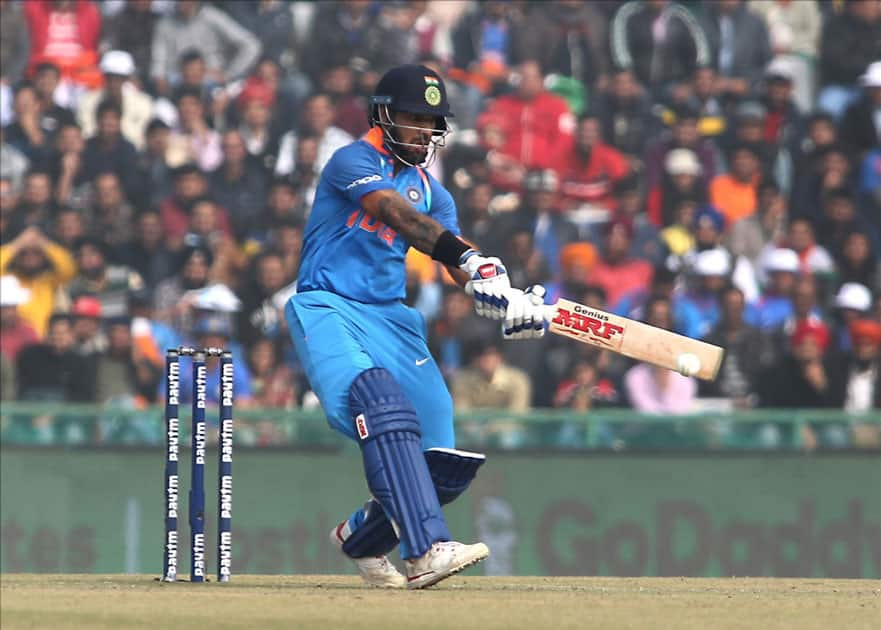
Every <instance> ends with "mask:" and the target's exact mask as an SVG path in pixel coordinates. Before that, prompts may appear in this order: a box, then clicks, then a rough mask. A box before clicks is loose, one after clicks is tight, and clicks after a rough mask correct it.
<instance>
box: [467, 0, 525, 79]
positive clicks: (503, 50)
mask: <svg viewBox="0 0 881 630" xmlns="http://www.w3.org/2000/svg"><path fill="white" fill-rule="evenodd" d="M520 17H521V16H520V15H519V14H518V12H517V10H516V8H515V7H513V6H512V5H510V4H508V3H506V2H498V1H492V0H491V1H490V2H481V3H479V4H478V5H476V6H475V8H474V10H473V11H470V12H468V13H465V14H464V15H462V17H461V18H460V19H459V22H458V23H457V24H456V25H455V27H454V28H453V31H452V33H451V34H450V36H451V39H452V45H453V60H452V61H453V69H452V70H451V71H450V76H451V77H452V78H453V79H455V80H456V81H462V82H465V83H468V84H470V85H473V86H475V87H476V88H478V89H479V90H480V92H482V93H483V94H489V93H491V92H492V91H493V87H494V86H495V85H497V84H499V83H501V82H502V80H503V79H504V78H505V77H506V76H507V75H508V71H509V69H510V68H512V67H513V66H514V64H516V63H518V62H519V61H521V60H520V59H519V58H518V57H517V49H516V45H517V41H516V33H517V32H518V30H517V29H518V25H519V23H520Z"/></svg>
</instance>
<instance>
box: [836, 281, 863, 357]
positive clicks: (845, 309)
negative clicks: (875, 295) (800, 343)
mask: <svg viewBox="0 0 881 630" xmlns="http://www.w3.org/2000/svg"><path fill="white" fill-rule="evenodd" d="M833 304H834V306H835V323H836V330H835V331H834V332H835V334H834V339H833V342H834V346H833V349H834V350H837V351H839V352H847V351H848V350H851V349H852V347H853V339H852V338H851V336H850V331H851V326H852V325H853V323H854V322H855V321H857V320H858V319H864V318H866V317H868V316H869V314H870V309H871V308H872V292H871V291H869V289H868V288H866V287H865V286H864V285H862V284H858V283H856V282H846V283H844V284H842V285H841V287H840V288H839V289H838V293H837V295H836V296H835V301H834V302H833Z"/></svg>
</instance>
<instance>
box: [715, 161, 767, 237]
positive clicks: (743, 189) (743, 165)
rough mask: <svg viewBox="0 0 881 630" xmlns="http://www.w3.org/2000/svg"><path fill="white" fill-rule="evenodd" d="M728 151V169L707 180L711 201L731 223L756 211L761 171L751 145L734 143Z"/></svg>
mask: <svg viewBox="0 0 881 630" xmlns="http://www.w3.org/2000/svg"><path fill="white" fill-rule="evenodd" d="M729 155H730V159H731V172H730V173H728V174H725V175H717V176H716V177H714V178H713V179H712V180H711V181H710V203H711V204H712V205H713V206H714V207H716V208H718V209H719V210H720V211H721V212H722V214H723V215H724V216H725V222H726V223H727V224H728V225H734V224H735V223H737V222H738V221H740V220H741V219H743V218H745V217H748V216H751V215H753V214H754V213H755V211H756V206H757V199H756V197H757V190H758V186H759V184H760V183H761V176H762V175H761V171H760V168H759V167H760V162H759V153H758V151H757V150H756V148H755V147H754V146H752V145H748V144H738V145H735V146H734V147H732V148H731V151H730V153H729Z"/></svg>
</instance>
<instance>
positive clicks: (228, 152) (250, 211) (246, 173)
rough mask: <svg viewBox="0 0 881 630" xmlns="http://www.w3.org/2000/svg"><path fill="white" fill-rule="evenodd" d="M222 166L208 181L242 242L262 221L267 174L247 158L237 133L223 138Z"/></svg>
mask: <svg viewBox="0 0 881 630" xmlns="http://www.w3.org/2000/svg"><path fill="white" fill-rule="evenodd" d="M221 149H222V151H223V162H221V164H220V166H219V167H218V168H217V170H216V171H214V172H213V173H211V175H210V176H209V178H208V185H209V187H210V188H211V194H212V196H213V198H214V199H215V200H217V202H218V203H219V204H220V205H221V206H222V207H223V208H224V209H225V210H226V211H227V213H228V214H229V217H230V219H231V221H232V226H233V231H234V233H235V234H236V235H237V236H238V237H239V239H240V240H241V237H243V236H245V235H246V234H247V233H248V230H249V228H250V227H251V226H253V225H254V224H255V223H256V222H257V220H258V219H259V215H258V212H259V211H260V209H261V208H263V207H264V206H265V205H266V174H265V173H264V172H263V169H262V168H261V167H260V164H259V163H258V162H257V161H256V160H255V159H253V158H251V156H250V155H249V154H248V150H247V149H246V148H245V140H244V138H243V137H242V134H241V133H239V132H238V131H227V132H225V133H224V134H223V136H222V137H221Z"/></svg>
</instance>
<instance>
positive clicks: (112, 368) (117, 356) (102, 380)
mask: <svg viewBox="0 0 881 630" xmlns="http://www.w3.org/2000/svg"><path fill="white" fill-rule="evenodd" d="M107 340H108V342H107V349H106V351H105V352H103V353H101V355H100V356H99V357H98V358H97V361H96V369H95V401H96V402H98V403H99V404H108V403H109V404H114V405H126V406H129V407H135V408H142V407H144V406H145V405H146V404H147V403H148V402H155V400H156V392H157V391H158V389H159V380H160V379H161V378H162V370H161V369H159V368H158V367H157V366H156V365H155V364H153V363H151V362H150V361H149V360H148V359H147V357H144V356H143V355H141V354H140V353H139V351H138V348H137V346H136V345H135V343H134V340H133V338H132V324H131V320H130V318H129V317H116V318H112V319H110V320H109V321H108V322H107Z"/></svg>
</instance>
